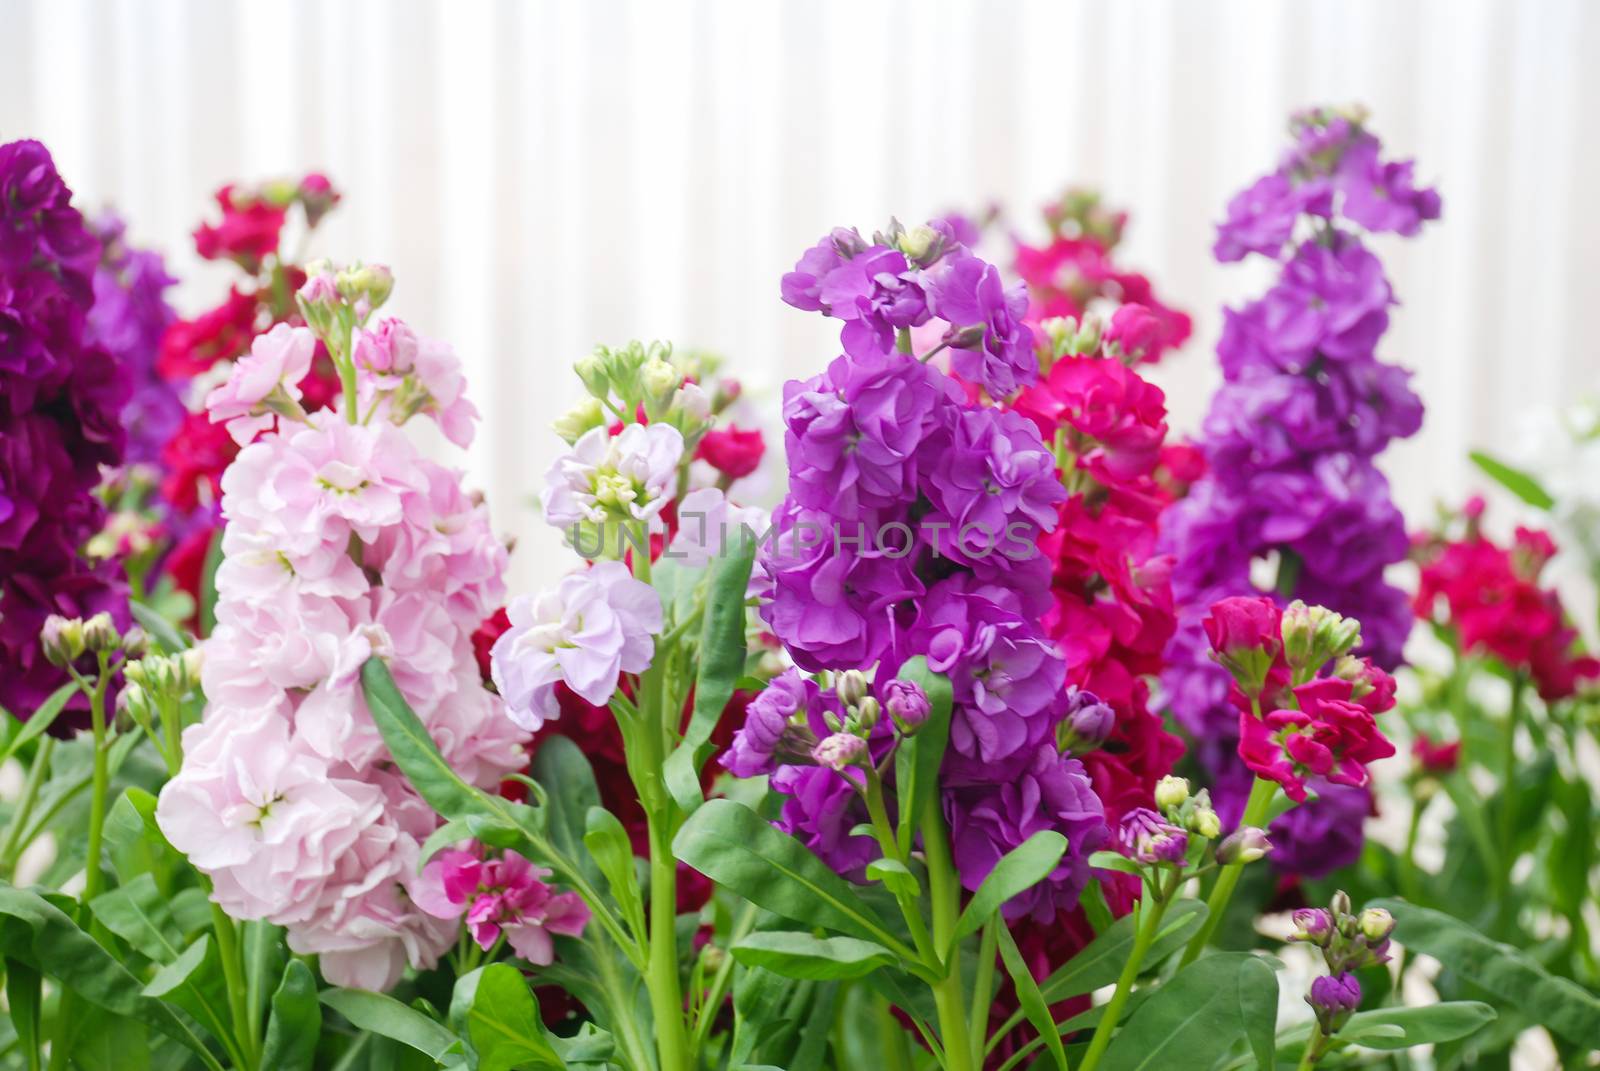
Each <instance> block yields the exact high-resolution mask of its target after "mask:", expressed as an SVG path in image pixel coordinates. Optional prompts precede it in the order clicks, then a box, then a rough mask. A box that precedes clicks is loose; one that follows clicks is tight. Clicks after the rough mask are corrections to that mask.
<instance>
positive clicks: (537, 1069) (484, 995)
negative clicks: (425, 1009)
mask: <svg viewBox="0 0 1600 1071" xmlns="http://www.w3.org/2000/svg"><path fill="white" fill-rule="evenodd" d="M463 1008H464V1009H465V1011H464V1012H463V1011H462V1009H463ZM450 1010H451V1015H452V1022H453V1023H454V1025H455V1027H456V1029H457V1030H458V1031H459V1032H461V1033H463V1034H465V1035H466V1036H467V1037H468V1039H469V1040H470V1041H471V1042H472V1049H473V1052H474V1053H476V1055H477V1064H476V1067H477V1071H511V1069H512V1068H524V1069H528V1071H544V1069H551V1071H561V1068H563V1067H565V1066H566V1065H565V1063H564V1062H563V1061H562V1059H561V1057H560V1056H559V1055H557V1054H556V1051H555V1049H554V1048H552V1047H551V1045H550V1040H549V1037H548V1036H547V1035H546V1034H545V1030H544V1024H543V1023H541V1022H540V1021H539V1002H538V1000H536V999H535V998H534V995H533V991H532V990H531V989H529V988H528V983H527V981H525V980H524V979H523V977H522V973H521V972H520V971H518V970H517V969H516V968H515V967H512V966H510V965H508V964H505V963H491V964H489V965H488V966H487V967H482V968H479V969H478V970H476V971H473V972H472V973H471V974H467V975H464V976H463V977H462V978H461V979H460V980H458V981H457V982H456V990H455V993H454V994H453V995H452V997H451V999H450Z"/></svg>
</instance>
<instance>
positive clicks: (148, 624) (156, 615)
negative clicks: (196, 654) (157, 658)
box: [128, 599, 189, 654]
mask: <svg viewBox="0 0 1600 1071" xmlns="http://www.w3.org/2000/svg"><path fill="white" fill-rule="evenodd" d="M128 609H129V610H130V611H132V612H133V619H134V620H135V621H137V622H139V627H140V628H142V629H144V631H145V635H147V636H149V637H150V638H151V639H152V640H154V641H155V643H156V646H157V647H159V648H161V653H163V654H177V653H178V652H179V651H183V650H187V649H188V647H189V639H188V637H186V636H184V635H183V634H182V633H181V632H179V631H178V630H177V628H175V627H174V626H173V624H172V622H171V621H168V620H167V619H166V618H165V617H163V616H162V614H161V611H159V610H157V609H156V608H155V607H153V606H150V605H147V604H146V603H142V602H140V601H139V600H138V599H133V600H130V601H129V603H128Z"/></svg>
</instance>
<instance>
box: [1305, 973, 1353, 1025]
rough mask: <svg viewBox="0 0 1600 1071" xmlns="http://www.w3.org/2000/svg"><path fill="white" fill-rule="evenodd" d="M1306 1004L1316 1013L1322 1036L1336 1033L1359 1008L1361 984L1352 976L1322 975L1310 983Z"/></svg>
mask: <svg viewBox="0 0 1600 1071" xmlns="http://www.w3.org/2000/svg"><path fill="white" fill-rule="evenodd" d="M1306 1003H1307V1004H1309V1005H1311V1010H1312V1011H1314V1012H1315V1013H1316V1016H1317V1022H1318V1023H1319V1024H1321V1026H1322V1031H1323V1033H1324V1034H1335V1033H1338V1031H1339V1028H1340V1027H1341V1026H1343V1025H1344V1024H1345V1021H1346V1020H1347V1019H1349V1018H1350V1016H1351V1014H1352V1013H1353V1012H1355V1010H1356V1009H1357V1008H1359V1007H1360V1006H1361V983H1360V982H1357V981H1356V976H1355V975H1353V974H1337V975H1330V974H1323V975H1318V976H1317V977H1316V978H1314V979H1312V981H1311V992H1310V994H1309V995H1307V997H1306Z"/></svg>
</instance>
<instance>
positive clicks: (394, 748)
mask: <svg viewBox="0 0 1600 1071" xmlns="http://www.w3.org/2000/svg"><path fill="white" fill-rule="evenodd" d="M361 687H362V691H363V692H364V693H365V695H366V700H367V709H368V710H370V711H371V712H372V720H373V722H374V724H376V725H377V726H378V733H379V734H380V735H381V736H382V737H383V742H384V743H385V744H387V745H388V747H389V754H391V755H393V756H394V761H395V763H396V764H398V765H399V767H400V769H401V770H402V771H404V773H405V775H406V779H407V780H408V781H410V782H411V787H413V788H415V789H416V790H417V792H418V794H419V795H421V796H422V798H423V799H425V800H427V801H428V803H429V805H430V806H432V807H433V809H434V810H436V811H438V812H439V813H440V814H442V815H444V816H445V817H446V818H464V817H466V816H467V815H469V814H482V813H484V805H483V802H482V799H481V796H482V793H481V792H479V791H478V790H477V789H475V788H473V787H472V786H471V785H469V784H467V783H466V782H465V781H463V780H462V779H461V776H460V775H459V774H457V773H456V772H455V771H454V770H453V769H451V768H450V764H449V763H448V762H446V761H445V760H444V756H443V755H441V754H440V753H439V748H438V746H437V745H436V744H435V743H434V742H433V738H432V737H431V736H429V735H428V730H427V729H426V728H424V727H423V724H422V721H421V719H419V718H418V717H417V715H416V713H415V712H414V711H413V710H412V709H411V706H410V704H409V703H407V702H406V699H405V696H403V695H401V694H400V689H399V688H398V687H396V686H395V683H394V678H393V677H392V676H390V674H389V667H388V666H386V665H384V664H383V661H382V660H381V659H379V658H369V659H367V663H366V665H364V666H362V667H361Z"/></svg>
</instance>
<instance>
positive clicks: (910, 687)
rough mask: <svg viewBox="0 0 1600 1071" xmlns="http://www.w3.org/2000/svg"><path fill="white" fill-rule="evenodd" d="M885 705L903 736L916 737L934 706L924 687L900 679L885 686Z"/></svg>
mask: <svg viewBox="0 0 1600 1071" xmlns="http://www.w3.org/2000/svg"><path fill="white" fill-rule="evenodd" d="M883 703H884V706H886V707H887V708H888V709H889V717H890V718H892V719H894V726H895V728H896V729H899V730H900V733H901V735H902V736H912V735H914V734H915V733H916V731H917V730H918V729H920V728H922V723H923V722H925V721H927V720H928V715H929V714H931V713H932V712H933V705H932V704H931V703H930V702H929V701H928V693H927V692H924V691H923V690H922V685H920V684H918V683H916V682H915V681H908V680H902V679H901V678H899V677H896V678H894V679H893V680H891V681H889V683H887V684H885V685H884V686H883Z"/></svg>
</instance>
